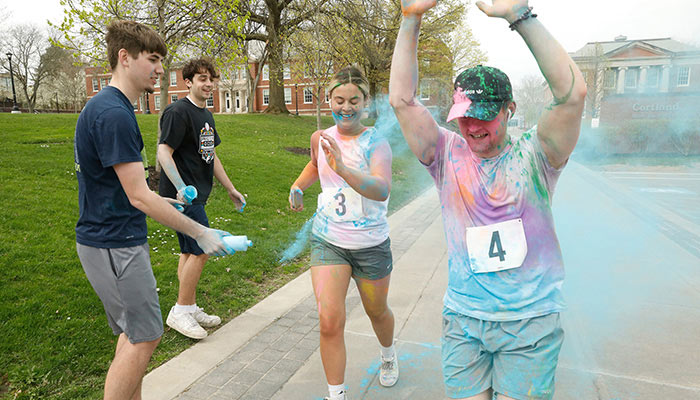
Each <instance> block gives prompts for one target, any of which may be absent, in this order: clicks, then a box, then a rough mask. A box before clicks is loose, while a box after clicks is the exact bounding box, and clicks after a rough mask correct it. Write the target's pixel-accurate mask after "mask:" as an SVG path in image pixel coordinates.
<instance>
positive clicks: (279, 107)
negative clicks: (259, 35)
mask: <svg viewBox="0 0 700 400" xmlns="http://www.w3.org/2000/svg"><path fill="white" fill-rule="evenodd" d="M280 13H281V10H270V16H269V17H268V18H269V21H268V24H267V28H268V29H269V30H270V31H269V32H268V37H269V42H268V44H267V47H268V49H269V54H270V103H269V104H268V106H267V108H266V109H265V113H268V114H289V110H287V106H286V105H285V104H284V61H283V59H282V56H283V45H284V43H283V42H282V40H281V39H280V37H279V36H278V35H279V32H280V23H281V21H280Z"/></svg>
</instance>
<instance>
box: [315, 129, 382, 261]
mask: <svg viewBox="0 0 700 400" xmlns="http://www.w3.org/2000/svg"><path fill="white" fill-rule="evenodd" d="M325 133H326V134H328V135H330V136H331V137H333V138H334V139H335V141H336V142H337V143H338V146H339V147H340V150H341V152H342V155H343V163H344V164H345V165H347V166H348V167H352V168H354V169H357V170H360V171H362V172H363V173H366V174H369V172H370V155H371V154H372V151H373V150H374V149H375V148H376V146H377V145H379V144H381V143H383V142H385V139H383V138H379V137H377V134H376V131H375V129H374V128H369V129H367V130H365V131H364V132H363V133H361V134H360V135H359V136H356V137H348V136H343V135H341V134H340V133H338V129H337V127H336V126H335V125H334V126H332V127H330V128H328V129H326V130H325ZM317 157H318V159H317V166H318V177H319V180H320V181H321V190H322V193H321V194H320V195H319V197H318V206H317V209H316V217H315V219H314V224H313V231H312V232H313V234H314V235H316V236H318V237H320V238H321V239H323V240H325V241H327V242H329V243H331V244H333V245H335V246H338V247H342V248H344V249H349V250H356V249H364V248H368V247H372V246H376V245H378V244H381V243H382V242H384V241H385V240H386V239H387V238H388V237H389V223H388V221H387V217H386V213H387V204H389V198H388V197H387V199H386V200H384V201H375V200H370V199H368V198H366V197H363V196H361V195H360V194H358V193H357V192H355V191H354V190H353V189H352V188H351V187H350V185H348V184H347V183H346V182H345V180H344V179H343V178H341V177H340V175H338V174H336V173H335V171H333V169H331V167H330V166H329V165H328V162H326V156H325V154H324V152H323V149H322V148H321V141H320V140H319V144H318V149H317Z"/></svg>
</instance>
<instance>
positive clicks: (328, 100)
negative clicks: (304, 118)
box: [326, 91, 331, 103]
mask: <svg viewBox="0 0 700 400" xmlns="http://www.w3.org/2000/svg"><path fill="white" fill-rule="evenodd" d="M330 102H331V98H330V97H328V91H326V103H330Z"/></svg>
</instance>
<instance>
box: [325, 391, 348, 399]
mask: <svg viewBox="0 0 700 400" xmlns="http://www.w3.org/2000/svg"><path fill="white" fill-rule="evenodd" d="M338 398H339V399H342V400H350V398H349V397H348V392H343V393H342V396H341V397H338ZM323 400H334V399H331V398H330V397H329V396H326V397H324V398H323Z"/></svg>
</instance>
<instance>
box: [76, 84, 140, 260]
mask: <svg viewBox="0 0 700 400" xmlns="http://www.w3.org/2000/svg"><path fill="white" fill-rule="evenodd" d="M74 146H75V148H74V154H75V169H76V175H77V177H78V202H79V204H80V218H79V219H78V223H77V225H76V227H75V233H76V240H77V242H78V243H80V244H83V245H86V246H92V247H98V248H117V247H131V246H137V245H141V244H144V243H146V233H147V227H146V214H144V213H143V212H141V211H139V210H138V209H136V208H135V207H134V206H132V205H131V204H130V203H129V199H128V197H127V196H126V193H125V192H124V189H123V188H122V185H121V183H120V182H119V178H118V177H117V174H116V172H115V171H114V168H112V167H113V166H114V165H116V164H121V163H129V162H142V159H141V149H143V139H142V138H141V131H140V130H139V126H138V124H137V123H136V115H134V107H133V105H132V104H131V102H130V101H129V99H128V98H127V97H126V96H125V95H124V94H123V93H122V92H121V91H120V90H119V89H117V88H115V87H112V86H107V87H105V88H104V89H102V90H101V91H100V92H99V93H98V94H97V95H96V96H95V97H93V98H92V99H90V101H88V102H87V104H86V105H85V108H84V109H83V111H81V112H80V117H78V123H77V125H76V126H75V144H74Z"/></svg>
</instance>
